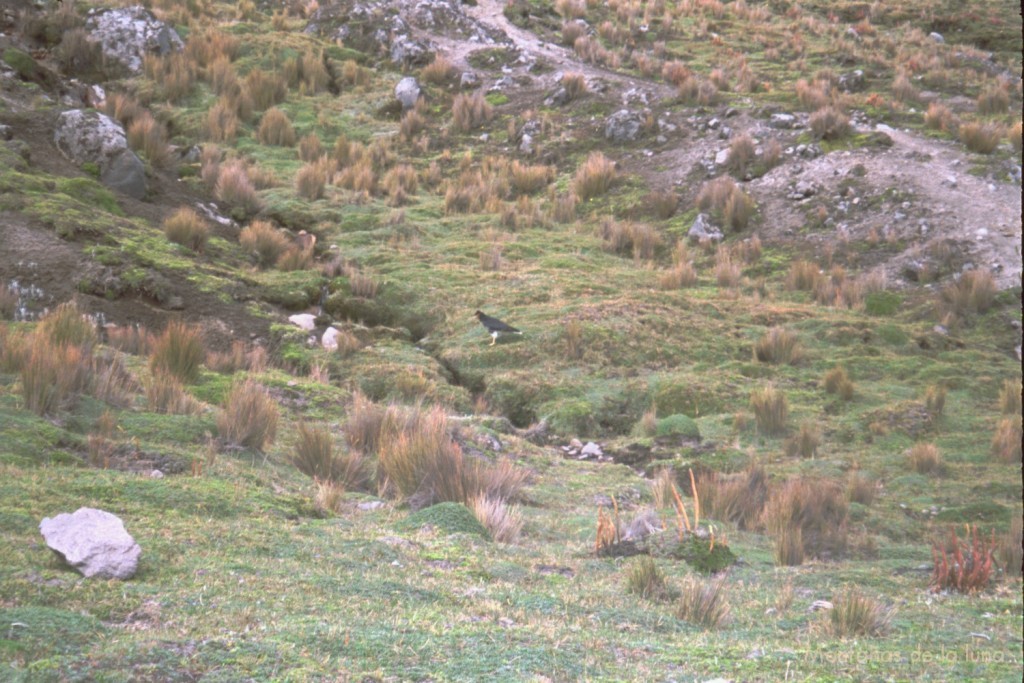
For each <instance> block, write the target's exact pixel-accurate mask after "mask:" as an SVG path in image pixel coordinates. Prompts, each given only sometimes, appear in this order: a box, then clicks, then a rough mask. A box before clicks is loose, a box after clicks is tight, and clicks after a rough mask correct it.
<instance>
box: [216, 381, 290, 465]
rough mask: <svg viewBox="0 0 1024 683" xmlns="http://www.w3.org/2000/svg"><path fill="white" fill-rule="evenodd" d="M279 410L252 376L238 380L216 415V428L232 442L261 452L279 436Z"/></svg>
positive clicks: (225, 438) (224, 437)
mask: <svg viewBox="0 0 1024 683" xmlns="http://www.w3.org/2000/svg"><path fill="white" fill-rule="evenodd" d="M278 413H279V411H278V407H277V402H276V401H274V399H273V398H271V396H270V394H269V393H267V390H266V388H264V387H263V386H262V385H260V384H259V383H257V382H256V381H255V380H252V379H246V380H243V381H240V382H236V383H235V384H234V385H233V386H232V387H231V391H230V393H229V394H228V395H227V398H225V400H224V406H223V410H221V411H220V413H218V415H217V432H218V434H219V435H220V436H221V438H222V439H224V441H225V442H226V443H228V444H230V445H232V446H241V447H242V448H248V449H251V450H254V451H261V452H262V451H263V449H264V447H266V446H268V445H270V444H272V443H273V442H274V439H275V438H276V437H277V421H278Z"/></svg>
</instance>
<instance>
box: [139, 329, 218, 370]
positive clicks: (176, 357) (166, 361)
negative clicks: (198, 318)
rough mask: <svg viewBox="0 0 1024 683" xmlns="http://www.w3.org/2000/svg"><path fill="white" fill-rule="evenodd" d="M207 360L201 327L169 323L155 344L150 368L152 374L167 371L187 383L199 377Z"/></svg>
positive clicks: (150, 358)
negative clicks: (200, 370) (201, 368)
mask: <svg viewBox="0 0 1024 683" xmlns="http://www.w3.org/2000/svg"><path fill="white" fill-rule="evenodd" d="M205 357H206V350H205V349H204V348H203V337H202V332H200V330H199V328H198V327H192V326H190V325H186V324H185V323H184V322H182V321H180V320H172V321H171V322H169V323H168V324H167V327H166V328H165V329H164V332H163V334H161V335H160V336H159V337H158V338H157V340H156V343H155V344H154V345H153V352H152V354H150V357H149V369H150V372H152V373H153V374H157V373H160V372H166V373H168V374H170V375H172V376H173V377H176V378H177V379H179V380H181V381H182V382H184V383H186V384H188V383H191V382H195V381H196V380H197V379H198V378H199V369H200V367H201V366H202V364H203V360H204V359H205Z"/></svg>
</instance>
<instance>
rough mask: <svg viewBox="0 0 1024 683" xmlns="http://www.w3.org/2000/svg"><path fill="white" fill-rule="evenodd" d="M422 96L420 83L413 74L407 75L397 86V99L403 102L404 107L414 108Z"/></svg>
mask: <svg viewBox="0 0 1024 683" xmlns="http://www.w3.org/2000/svg"><path fill="white" fill-rule="evenodd" d="M419 98H420V84H419V82H418V81H417V80H416V79H415V78H413V77H412V76H406V77H405V78H403V79H402V80H400V81H398V85H396V86H395V99H397V100H398V101H399V102H401V103H402V108H403V109H406V110H408V109H412V108H413V107H415V106H416V101H417V100H419Z"/></svg>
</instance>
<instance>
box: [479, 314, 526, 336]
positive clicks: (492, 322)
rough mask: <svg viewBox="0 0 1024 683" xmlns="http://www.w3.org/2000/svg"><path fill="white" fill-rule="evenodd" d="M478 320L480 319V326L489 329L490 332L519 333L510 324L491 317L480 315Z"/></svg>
mask: <svg viewBox="0 0 1024 683" xmlns="http://www.w3.org/2000/svg"><path fill="white" fill-rule="evenodd" d="M477 318H479V319H480V324H482V325H483V326H484V327H486V328H487V329H488V331H490V332H518V331H519V330H517V329H516V328H514V327H512V326H511V325H509V324H508V323H505V322H503V321H501V320H498V319H497V318H492V317H491V316H489V315H484V314H483V313H478V314H477Z"/></svg>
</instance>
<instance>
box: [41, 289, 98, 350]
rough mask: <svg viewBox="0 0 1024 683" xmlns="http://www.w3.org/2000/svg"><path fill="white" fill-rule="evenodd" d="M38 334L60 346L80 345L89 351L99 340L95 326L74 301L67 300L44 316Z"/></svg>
mask: <svg viewBox="0 0 1024 683" xmlns="http://www.w3.org/2000/svg"><path fill="white" fill-rule="evenodd" d="M36 334H37V335H38V336H39V338H41V339H42V338H45V339H46V340H48V341H50V342H52V343H53V344H56V345H58V346H68V345H71V346H79V347H82V348H83V349H86V350H89V351H91V349H92V347H93V346H95V345H96V341H97V335H96V328H95V326H94V325H93V323H92V321H91V320H90V319H89V318H87V317H86V316H85V315H84V314H83V313H82V311H80V310H79V308H78V304H76V303H75V302H74V301H65V302H64V303H62V304H60V305H59V306H57V308H55V309H53V310H52V311H50V312H49V313H47V314H46V315H45V316H43V319H42V320H41V321H40V322H39V326H38V327H37V329H36Z"/></svg>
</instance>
